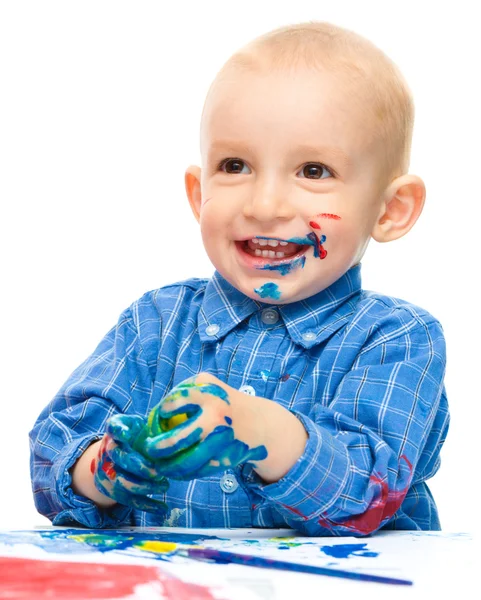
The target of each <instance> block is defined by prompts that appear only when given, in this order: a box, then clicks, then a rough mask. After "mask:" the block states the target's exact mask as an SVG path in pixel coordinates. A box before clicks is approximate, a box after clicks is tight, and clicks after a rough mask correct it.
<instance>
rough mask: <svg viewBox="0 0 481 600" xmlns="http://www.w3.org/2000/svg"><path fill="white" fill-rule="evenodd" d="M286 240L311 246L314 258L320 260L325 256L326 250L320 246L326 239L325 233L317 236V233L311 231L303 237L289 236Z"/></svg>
mask: <svg viewBox="0 0 481 600" xmlns="http://www.w3.org/2000/svg"><path fill="white" fill-rule="evenodd" d="M287 241H288V242H293V243H294V244H303V245H304V246H313V249H314V258H320V259H321V260H322V259H324V258H326V256H327V250H325V248H323V246H322V244H324V242H325V241H326V236H325V235H322V236H321V237H320V238H318V237H317V234H316V233H314V232H313V231H312V232H310V233H308V234H307V236H306V237H304V238H301V237H295V238H290V239H288V240H287Z"/></svg>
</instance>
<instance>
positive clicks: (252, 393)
mask: <svg viewBox="0 0 481 600" xmlns="http://www.w3.org/2000/svg"><path fill="white" fill-rule="evenodd" d="M239 392H243V393H244V394H249V396H255V395H256V391H255V389H254V388H253V387H252V386H251V385H241V387H240V388H239Z"/></svg>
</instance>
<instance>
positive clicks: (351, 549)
mask: <svg viewBox="0 0 481 600" xmlns="http://www.w3.org/2000/svg"><path fill="white" fill-rule="evenodd" d="M319 549H320V551H321V552H324V554H327V556H332V557H334V558H349V557H350V556H365V557H366V558H374V557H376V556H379V552H371V551H370V550H367V544H336V545H334V546H321V547H320V548H319Z"/></svg>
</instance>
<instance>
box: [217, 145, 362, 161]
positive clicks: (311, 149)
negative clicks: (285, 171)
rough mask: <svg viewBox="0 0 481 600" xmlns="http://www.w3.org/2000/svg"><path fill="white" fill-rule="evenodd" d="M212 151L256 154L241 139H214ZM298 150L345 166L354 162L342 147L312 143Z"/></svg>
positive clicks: (299, 147) (297, 148)
mask: <svg viewBox="0 0 481 600" xmlns="http://www.w3.org/2000/svg"><path fill="white" fill-rule="evenodd" d="M210 150H211V151H217V150H224V151H227V150H228V151H231V152H234V153H235V152H236V151H241V152H246V153H248V154H254V149H253V148H252V147H251V146H249V144H245V143H243V142H239V141H230V140H214V141H213V142H212V144H211V145H210ZM296 150H297V152H299V153H301V152H302V153H303V154H312V155H317V156H325V157H326V160H327V161H329V159H330V158H333V159H334V160H336V161H339V162H342V163H344V166H346V167H349V166H350V165H351V164H352V163H351V160H350V159H349V157H348V156H347V155H346V154H345V153H344V152H343V151H342V150H341V149H340V148H335V147H332V146H310V145H306V144H303V145H300V146H297V147H296Z"/></svg>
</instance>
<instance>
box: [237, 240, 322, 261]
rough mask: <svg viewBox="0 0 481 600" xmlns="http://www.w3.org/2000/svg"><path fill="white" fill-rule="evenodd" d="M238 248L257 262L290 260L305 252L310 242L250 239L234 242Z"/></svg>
mask: <svg viewBox="0 0 481 600" xmlns="http://www.w3.org/2000/svg"><path fill="white" fill-rule="evenodd" d="M235 244H236V246H237V248H238V250H239V251H240V252H241V253H242V254H244V255H247V256H250V257H252V258H253V259H254V260H256V259H257V261H259V262H285V261H291V260H293V259H295V258H298V257H299V256H302V255H303V254H305V253H306V252H307V250H308V249H309V247H310V244H296V243H294V242H284V241H280V240H274V239H269V240H266V239H256V238H254V239H250V240H243V241H236V242H235Z"/></svg>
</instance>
